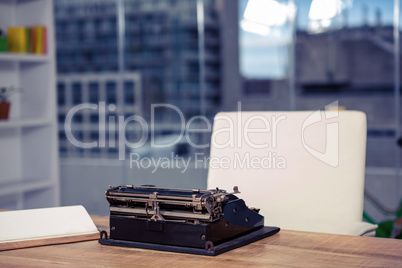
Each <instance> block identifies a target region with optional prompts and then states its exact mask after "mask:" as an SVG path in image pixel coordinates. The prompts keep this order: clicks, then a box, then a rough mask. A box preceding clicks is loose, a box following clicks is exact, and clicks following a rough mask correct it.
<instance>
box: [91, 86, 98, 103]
mask: <svg viewBox="0 0 402 268" xmlns="http://www.w3.org/2000/svg"><path fill="white" fill-rule="evenodd" d="M88 88H89V102H91V103H98V102H99V84H98V83H97V82H90V83H89V85H88Z"/></svg>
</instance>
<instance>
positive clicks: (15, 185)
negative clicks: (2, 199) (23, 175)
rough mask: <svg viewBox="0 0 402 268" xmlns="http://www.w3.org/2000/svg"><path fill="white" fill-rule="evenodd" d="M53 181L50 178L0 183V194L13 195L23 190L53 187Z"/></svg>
mask: <svg viewBox="0 0 402 268" xmlns="http://www.w3.org/2000/svg"><path fill="white" fill-rule="evenodd" d="M54 184H55V182H54V181H51V180H30V181H19V182H9V183H1V184H0V196H5V195H15V194H18V193H23V192H30V191H36V190H42V189H46V188H51V187H54Z"/></svg>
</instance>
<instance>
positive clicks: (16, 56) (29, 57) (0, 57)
mask: <svg viewBox="0 0 402 268" xmlns="http://www.w3.org/2000/svg"><path fill="white" fill-rule="evenodd" d="M50 59H51V58H50V57H49V56H48V55H35V54H23V53H1V52H0V61H8V62H37V63H41V62H47V61H49V60H50Z"/></svg>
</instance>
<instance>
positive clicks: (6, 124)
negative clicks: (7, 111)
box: [0, 118, 52, 129]
mask: <svg viewBox="0 0 402 268" xmlns="http://www.w3.org/2000/svg"><path fill="white" fill-rule="evenodd" d="M51 123H52V120H50V119H45V118H33V119H18V120H17V119H9V120H2V119H0V129H11V128H20V127H41V126H47V125H50V124H51Z"/></svg>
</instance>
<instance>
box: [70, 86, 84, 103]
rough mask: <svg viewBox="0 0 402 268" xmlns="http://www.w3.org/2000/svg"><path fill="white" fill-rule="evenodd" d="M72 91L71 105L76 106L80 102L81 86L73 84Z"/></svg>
mask: <svg viewBox="0 0 402 268" xmlns="http://www.w3.org/2000/svg"><path fill="white" fill-rule="evenodd" d="M72 89H73V90H72V91H73V104H74V105H77V104H80V103H81V102H82V92H81V91H82V89H81V84H80V83H77V82H75V83H73V86H72Z"/></svg>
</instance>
